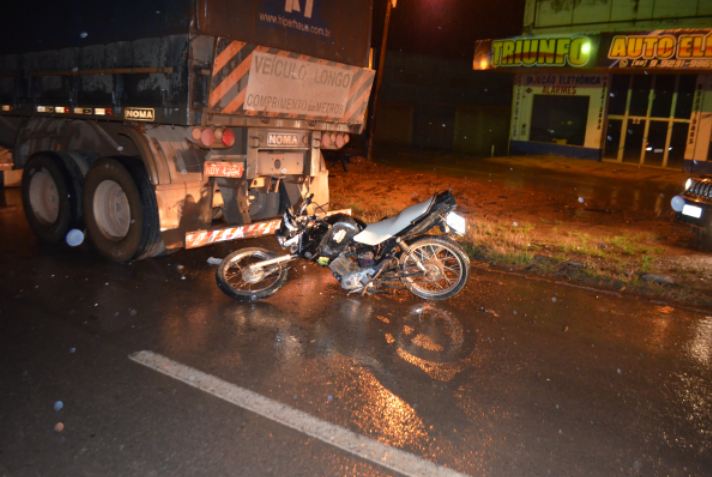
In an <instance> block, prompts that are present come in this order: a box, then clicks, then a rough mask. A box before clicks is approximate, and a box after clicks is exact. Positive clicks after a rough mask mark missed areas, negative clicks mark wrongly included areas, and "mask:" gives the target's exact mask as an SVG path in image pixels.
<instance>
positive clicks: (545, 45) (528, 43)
mask: <svg viewBox="0 0 712 477" xmlns="http://www.w3.org/2000/svg"><path fill="white" fill-rule="evenodd" d="M591 49H592V46H591V39H590V38H588V37H586V36H576V37H552V38H545V37H540V38H508V39H504V40H494V41H493V42H492V55H491V62H492V66H493V67H495V68H497V67H500V66H510V67H511V66H573V67H581V66H586V64H587V63H588V61H589V59H590V58H591Z"/></svg>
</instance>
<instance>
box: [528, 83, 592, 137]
mask: <svg viewBox="0 0 712 477" xmlns="http://www.w3.org/2000/svg"><path fill="white" fill-rule="evenodd" d="M588 102H589V98H588V96H553V95H542V94H536V95H534V106H533V108H532V120H531V125H532V126H531V133H530V137H529V139H530V140H531V141H540V142H553V143H557V144H568V145H575V146H583V143H584V139H585V137H586V119H587V117H588Z"/></svg>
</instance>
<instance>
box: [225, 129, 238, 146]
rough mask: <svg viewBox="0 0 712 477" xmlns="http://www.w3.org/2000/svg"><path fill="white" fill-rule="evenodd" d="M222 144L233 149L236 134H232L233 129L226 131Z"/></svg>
mask: <svg viewBox="0 0 712 477" xmlns="http://www.w3.org/2000/svg"><path fill="white" fill-rule="evenodd" d="M222 143H223V144H224V145H225V147H232V146H234V145H235V133H234V132H232V129H225V130H224V131H223V132H222Z"/></svg>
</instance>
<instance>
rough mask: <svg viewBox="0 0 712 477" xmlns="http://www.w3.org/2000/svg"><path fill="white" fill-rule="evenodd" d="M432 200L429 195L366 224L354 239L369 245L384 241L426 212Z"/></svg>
mask: <svg viewBox="0 0 712 477" xmlns="http://www.w3.org/2000/svg"><path fill="white" fill-rule="evenodd" d="M434 200H435V197H431V198H430V199H428V200H426V201H424V202H421V203H419V204H415V205H411V206H410V207H408V208H406V209H403V210H402V211H401V212H400V213H399V214H398V215H394V216H393V217H388V218H386V219H383V220H381V221H380V222H375V223H373V224H368V225H367V226H366V228H365V229H363V230H362V231H361V232H359V233H358V234H357V235H355V236H354V241H356V242H358V243H362V244H364V245H371V246H373V245H378V244H379V243H382V242H385V241H386V240H388V239H389V238H391V237H393V236H394V235H396V234H398V232H400V231H402V230H403V229H405V228H406V227H408V226H409V225H410V224H412V223H413V221H415V220H418V219H419V218H421V217H422V216H424V215H425V214H427V213H428V211H429V210H430V207H431V206H432V203H433V201H434Z"/></svg>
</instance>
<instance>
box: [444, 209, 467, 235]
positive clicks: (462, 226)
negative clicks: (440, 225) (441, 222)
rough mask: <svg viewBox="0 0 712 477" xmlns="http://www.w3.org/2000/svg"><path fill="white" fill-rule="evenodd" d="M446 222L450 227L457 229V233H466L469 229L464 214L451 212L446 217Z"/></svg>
mask: <svg viewBox="0 0 712 477" xmlns="http://www.w3.org/2000/svg"><path fill="white" fill-rule="evenodd" d="M445 223H446V224H447V226H448V227H450V228H451V229H452V230H453V231H455V233H456V234H459V235H465V231H466V230H467V221H466V220H465V217H463V216H462V215H460V214H456V213H455V212H450V213H449V214H447V216H446V217H445Z"/></svg>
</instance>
